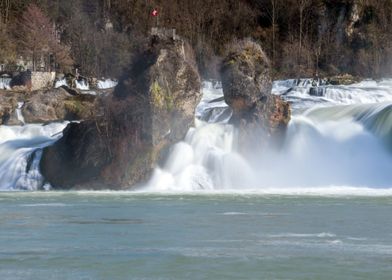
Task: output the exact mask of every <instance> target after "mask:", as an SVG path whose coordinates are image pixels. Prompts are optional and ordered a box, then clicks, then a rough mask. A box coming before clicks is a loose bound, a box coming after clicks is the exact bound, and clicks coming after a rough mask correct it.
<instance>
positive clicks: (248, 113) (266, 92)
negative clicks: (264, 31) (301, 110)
mask: <svg viewBox="0 0 392 280" xmlns="http://www.w3.org/2000/svg"><path fill="white" fill-rule="evenodd" d="M270 72H271V67H270V63H269V60H268V58H267V57H266V55H265V54H264V52H263V50H262V49H261V47H260V46H259V45H258V44H256V43H254V42H252V41H250V40H243V41H239V42H235V43H233V44H232V45H231V46H230V47H229V49H228V51H227V55H226V57H225V58H224V61H223V64H222V67H221V77H222V86H223V93H224V97H225V101H226V103H227V104H228V105H229V106H230V107H231V108H232V109H233V116H232V118H231V120H230V123H232V124H233V125H235V126H236V127H237V128H238V129H239V147H240V149H241V150H242V151H243V152H250V153H253V152H254V151H255V147H256V148H257V149H260V148H261V149H266V148H267V147H272V146H275V144H279V143H281V140H282V139H283V136H284V133H285V131H286V128H287V125H288V123H289V121H290V115H291V113H290V105H289V104H288V103H287V102H285V101H283V100H282V99H281V98H280V97H279V96H276V95H272V94H271V89H272V81H271V74H270Z"/></svg>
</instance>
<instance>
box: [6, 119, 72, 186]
mask: <svg viewBox="0 0 392 280" xmlns="http://www.w3.org/2000/svg"><path fill="white" fill-rule="evenodd" d="M66 125H67V123H52V124H50V125H36V124H27V125H24V126H0V190H38V189H43V188H48V186H47V185H45V181H44V178H43V177H42V175H41V173H40V171H39V162H40V159H41V155H42V149H43V148H44V147H46V146H49V145H50V144H52V143H53V142H55V141H56V140H57V139H59V138H60V137H61V136H62V131H63V129H64V128H65V126H66Z"/></svg>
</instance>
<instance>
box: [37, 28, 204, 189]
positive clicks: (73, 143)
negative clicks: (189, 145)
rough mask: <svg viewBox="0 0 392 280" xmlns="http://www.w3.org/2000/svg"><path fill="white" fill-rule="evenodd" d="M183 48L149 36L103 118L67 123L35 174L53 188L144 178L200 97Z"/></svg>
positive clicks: (189, 120) (117, 185)
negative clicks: (41, 176) (147, 41)
mask: <svg viewBox="0 0 392 280" xmlns="http://www.w3.org/2000/svg"><path fill="white" fill-rule="evenodd" d="M195 65H196V63H195V60H194V57H193V55H192V50H191V48H190V46H189V45H188V44H187V43H186V42H184V41H183V40H181V39H178V38H162V37H160V36H159V35H155V36H152V37H151V40H150V42H149V43H148V45H147V46H146V47H145V48H144V50H143V51H140V53H139V54H138V55H135V56H134V59H133V61H132V63H131V65H130V67H129V69H127V70H126V71H125V73H124V75H123V76H122V77H121V79H120V82H119V84H118V86H117V87H116V88H115V91H114V94H113V96H111V97H110V98H109V99H108V100H106V102H105V104H104V107H105V111H104V115H103V116H102V117H97V118H95V119H94V120H91V121H88V122H82V123H79V124H77V123H73V124H70V125H69V126H68V127H67V129H66V130H65V131H64V136H63V138H62V139H61V140H59V141H58V142H56V143H55V144H54V145H53V146H51V147H49V148H46V149H45V150H44V152H43V157H42V160H41V171H42V174H43V175H44V176H45V178H46V179H47V181H48V182H49V183H50V184H51V185H52V186H53V187H54V188H55V189H78V188H83V189H126V188H130V187H133V186H136V185H137V184H139V183H142V182H144V181H146V180H147V179H148V178H149V177H150V176H151V173H152V171H153V168H154V167H155V166H156V165H157V164H158V163H159V162H160V160H162V157H163V156H164V154H165V153H166V152H167V149H168V147H170V145H172V144H174V143H175V142H177V141H180V140H182V139H183V138H184V137H185V134H186V133H187V131H188V129H189V128H190V127H191V126H192V125H193V123H194V112H195V108H196V106H197V104H198V103H199V102H200V99H201V92H200V87H201V83H200V78H199V74H198V72H197V70H196V67H195Z"/></svg>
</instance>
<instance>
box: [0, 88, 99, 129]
mask: <svg viewBox="0 0 392 280" xmlns="http://www.w3.org/2000/svg"><path fill="white" fill-rule="evenodd" d="M103 98H104V96H101V97H96V96H92V95H83V94H78V93H76V92H75V94H73V95H72V94H70V93H69V92H68V91H67V90H65V89H63V88H59V89H50V90H39V91H34V92H29V93H26V92H25V91H22V92H7V91H1V94H0V118H1V119H0V124H5V125H19V124H20V122H19V121H18V120H17V119H16V118H15V115H16V112H15V111H16V108H17V106H18V103H22V104H23V106H22V108H21V112H22V114H23V116H24V119H25V122H26V123H47V122H54V121H65V120H68V121H73V120H85V119H91V118H93V117H94V116H95V115H97V114H99V113H100V111H101V110H100V108H102V106H101V99H103Z"/></svg>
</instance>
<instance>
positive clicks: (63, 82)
mask: <svg viewBox="0 0 392 280" xmlns="http://www.w3.org/2000/svg"><path fill="white" fill-rule="evenodd" d="M62 86H67V87H68V83H67V80H66V79H65V78H63V79H61V80H57V81H56V82H55V84H54V87H55V88H59V87H62Z"/></svg>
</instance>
